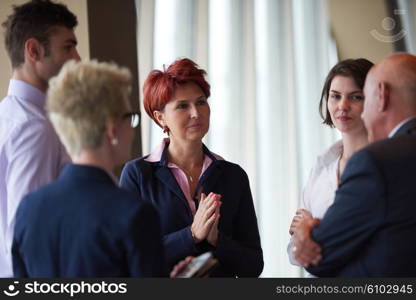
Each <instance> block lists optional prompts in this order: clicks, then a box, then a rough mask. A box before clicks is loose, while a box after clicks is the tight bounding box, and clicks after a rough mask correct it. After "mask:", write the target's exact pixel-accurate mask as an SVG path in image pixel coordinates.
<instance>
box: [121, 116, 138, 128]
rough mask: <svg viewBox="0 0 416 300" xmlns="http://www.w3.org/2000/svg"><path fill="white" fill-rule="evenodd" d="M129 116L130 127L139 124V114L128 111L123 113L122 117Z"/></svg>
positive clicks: (126, 117)
mask: <svg viewBox="0 0 416 300" xmlns="http://www.w3.org/2000/svg"><path fill="white" fill-rule="evenodd" d="M128 118H130V126H131V128H136V127H137V126H139V123H140V114H139V113H138V112H129V113H126V114H124V115H123V117H122V119H123V120H125V119H128Z"/></svg>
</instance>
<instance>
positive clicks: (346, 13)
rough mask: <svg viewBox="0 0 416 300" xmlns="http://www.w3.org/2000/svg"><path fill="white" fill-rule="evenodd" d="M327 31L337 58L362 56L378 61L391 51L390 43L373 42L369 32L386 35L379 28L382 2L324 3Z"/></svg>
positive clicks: (383, 14) (331, 0)
mask: <svg viewBox="0 0 416 300" xmlns="http://www.w3.org/2000/svg"><path fill="white" fill-rule="evenodd" d="M328 6H329V14H330V22H331V28H332V31H333V35H334V37H335V40H336V42H337V45H338V51H339V52H338V54H339V57H340V59H346V58H358V57H364V58H367V59H370V60H371V61H373V62H378V61H380V59H382V58H383V57H386V56H388V55H389V54H391V53H392V52H393V44H391V43H385V42H381V41H379V40H377V39H376V38H374V37H373V36H372V35H371V33H370V32H371V31H372V30H374V29H375V30H377V31H378V32H379V33H380V34H383V35H389V32H388V31H386V30H385V29H384V28H383V23H382V22H383V20H384V18H386V16H387V14H386V8H385V5H384V0H365V1H363V0H348V1H345V0H328Z"/></svg>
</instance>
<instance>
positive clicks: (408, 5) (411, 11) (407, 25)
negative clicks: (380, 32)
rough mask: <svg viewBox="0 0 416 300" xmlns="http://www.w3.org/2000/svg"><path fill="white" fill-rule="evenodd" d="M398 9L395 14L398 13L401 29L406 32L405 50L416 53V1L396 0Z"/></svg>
mask: <svg viewBox="0 0 416 300" xmlns="http://www.w3.org/2000/svg"><path fill="white" fill-rule="evenodd" d="M398 4H399V10H398V11H395V12H394V13H395V14H398V15H400V18H401V21H402V27H403V28H402V30H404V31H405V32H406V34H405V36H404V39H405V43H406V48H407V52H410V53H412V54H414V55H415V54H416V22H415V18H416V2H415V0H398Z"/></svg>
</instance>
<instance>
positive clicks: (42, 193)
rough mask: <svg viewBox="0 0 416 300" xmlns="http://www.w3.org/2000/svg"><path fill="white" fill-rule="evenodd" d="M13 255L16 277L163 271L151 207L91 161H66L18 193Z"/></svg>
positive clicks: (140, 274) (159, 239) (155, 273)
mask: <svg viewBox="0 0 416 300" xmlns="http://www.w3.org/2000/svg"><path fill="white" fill-rule="evenodd" d="M12 255H13V271H14V275H15V276H16V277H129V276H134V277H153V276H155V277H159V276H164V275H166V269H165V262H164V253H163V245H162V236H161V232H160V222H159V218H158V215H157V212H156V210H155V209H154V207H152V205H150V204H148V203H145V202H138V201H137V199H136V197H133V196H132V195H131V194H130V193H128V192H127V191H124V190H122V189H120V188H118V187H117V185H116V184H115V183H114V181H113V179H112V178H111V177H110V176H109V175H108V174H107V173H106V172H105V171H104V170H102V169H99V168H96V167H90V166H82V165H67V166H66V167H65V168H64V170H63V171H62V173H61V175H60V176H59V178H58V179H57V180H56V181H55V182H53V183H51V184H49V185H46V186H44V187H42V188H40V189H39V190H37V191H36V192H33V193H31V194H29V195H27V196H26V197H24V198H23V200H22V202H21V204H20V206H19V208H18V210H17V214H16V225H15V229H14V240H13V246H12Z"/></svg>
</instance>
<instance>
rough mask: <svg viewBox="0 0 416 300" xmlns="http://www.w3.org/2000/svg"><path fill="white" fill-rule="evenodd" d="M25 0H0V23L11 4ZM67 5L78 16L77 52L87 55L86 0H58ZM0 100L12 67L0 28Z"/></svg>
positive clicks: (76, 32)
mask: <svg viewBox="0 0 416 300" xmlns="http://www.w3.org/2000/svg"><path fill="white" fill-rule="evenodd" d="M25 2H27V0H1V1H0V23H3V22H4V21H5V20H6V19H7V16H8V15H10V14H11V12H12V5H21V4H22V3H25ZM59 2H60V3H63V4H65V5H67V6H68V8H69V10H71V11H72V12H73V13H74V14H75V15H76V16H77V17H78V26H77V28H76V29H75V34H76V36H77V38H78V52H79V54H80V55H81V57H82V58H88V57H89V46H88V21H87V2H86V0H60V1H59ZM0 44H1V45H0V100H1V99H3V98H4V96H6V93H7V88H8V86H9V79H10V77H11V74H12V69H11V65H10V61H9V57H8V56H7V53H6V49H5V47H4V30H3V28H1V39H0Z"/></svg>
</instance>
